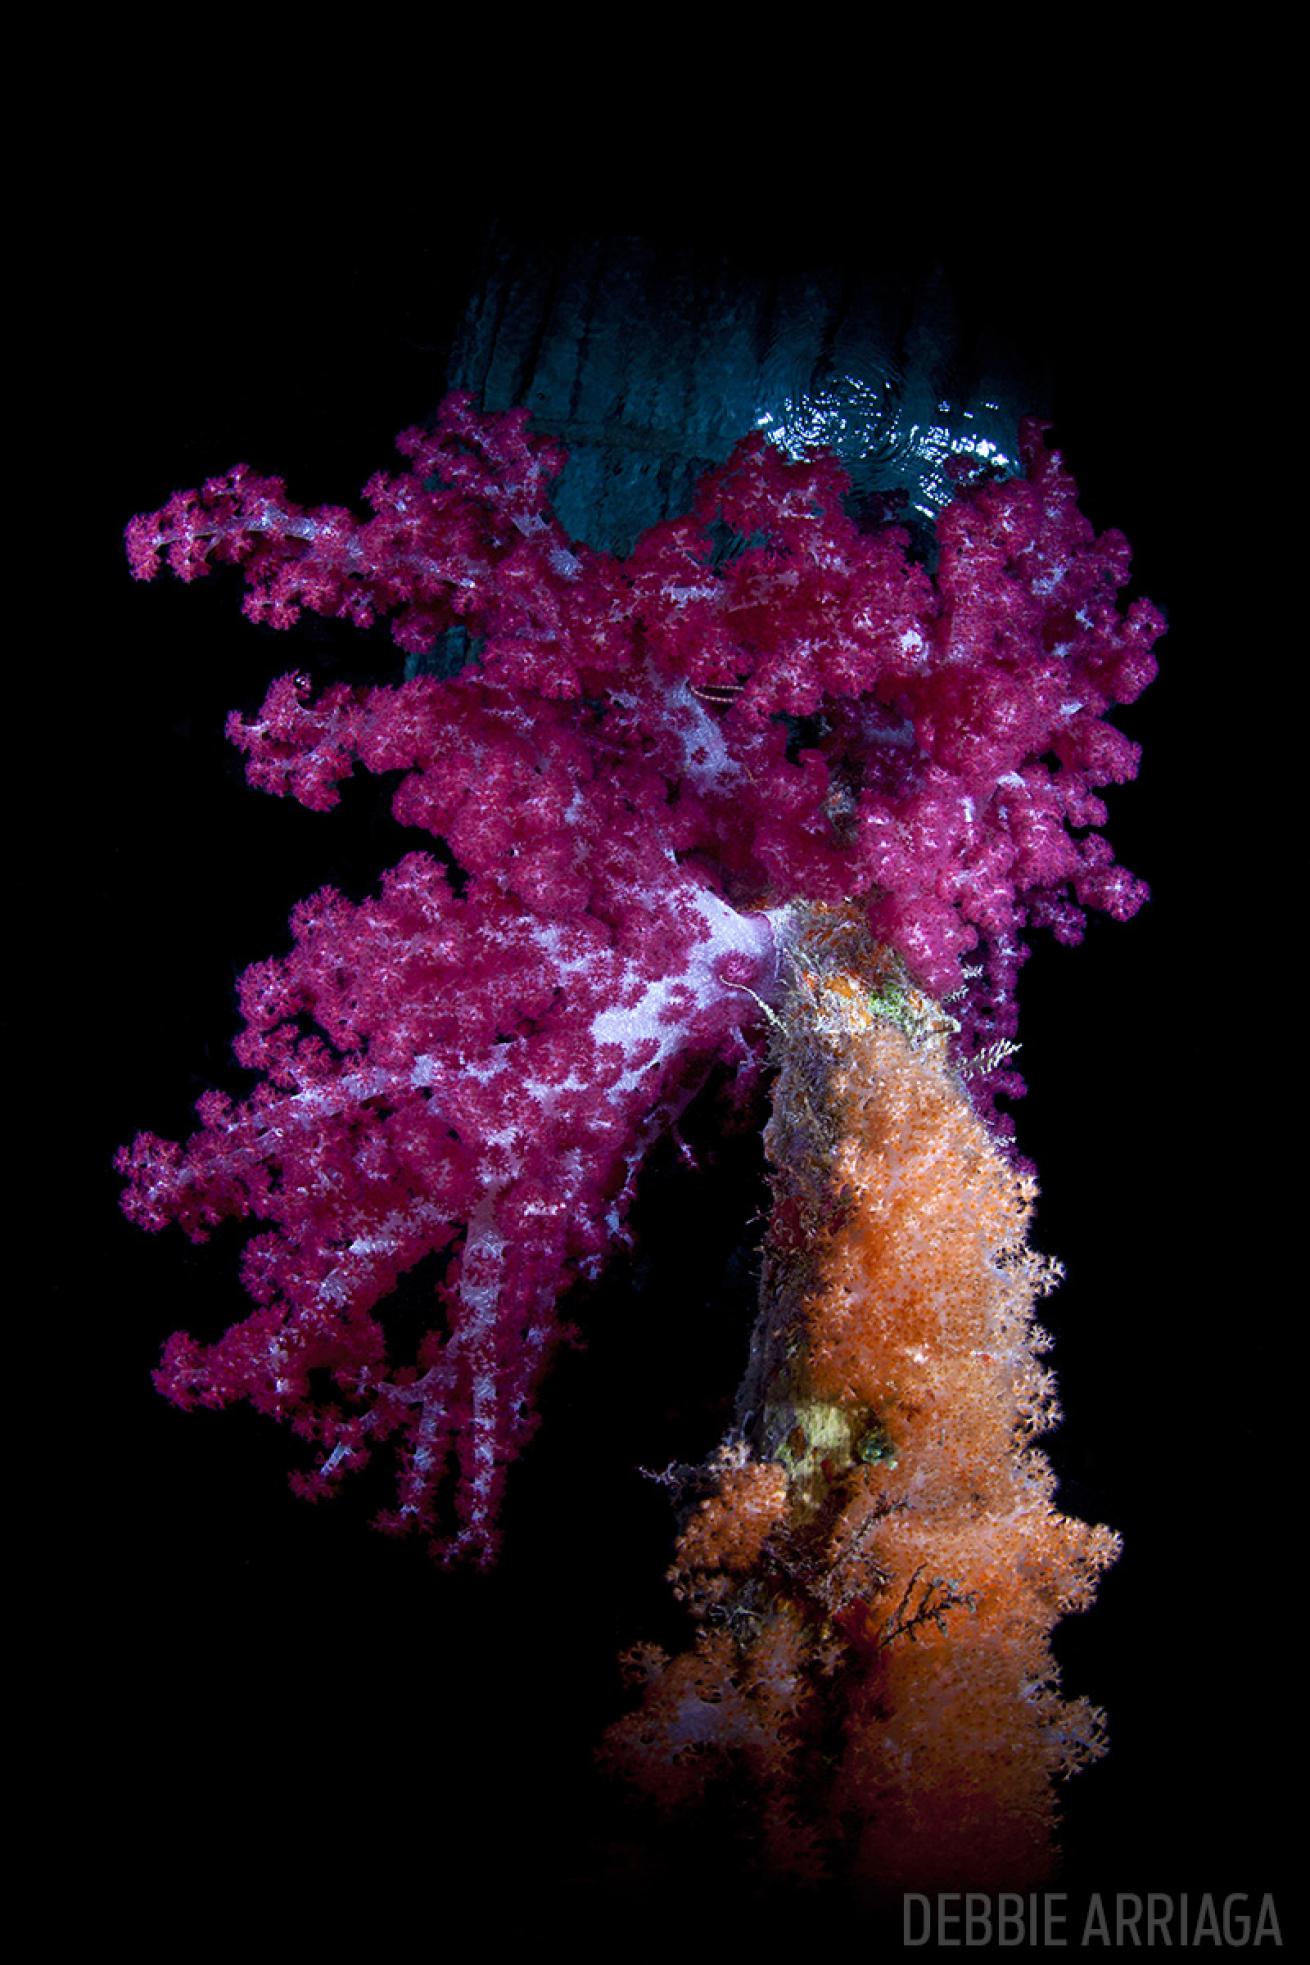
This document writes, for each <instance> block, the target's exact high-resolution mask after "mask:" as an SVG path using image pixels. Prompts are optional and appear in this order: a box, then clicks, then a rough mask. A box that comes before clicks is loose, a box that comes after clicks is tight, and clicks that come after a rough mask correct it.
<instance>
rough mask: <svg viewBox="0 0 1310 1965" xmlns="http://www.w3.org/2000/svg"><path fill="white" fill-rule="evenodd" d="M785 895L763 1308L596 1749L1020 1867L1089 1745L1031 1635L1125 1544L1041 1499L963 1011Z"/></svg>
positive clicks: (1031, 1279)
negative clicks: (674, 1646) (672, 1623)
mask: <svg viewBox="0 0 1310 1965" xmlns="http://www.w3.org/2000/svg"><path fill="white" fill-rule="evenodd" d="M798 912H800V913H801V914H802V919H801V921H800V923H799V925H798V934H797V939H796V941H795V943H794V946H793V954H792V961H791V977H790V983H789V987H788V988H787V991H786V993H785V995H784V997H783V998H782V1000H781V1002H780V1005H779V1008H778V1010H777V1013H776V1017H775V1020H774V1025H773V1029H774V1052H775V1062H776V1064H777V1067H778V1077H777V1081H776V1084H775V1087H774V1094H773V1114H772V1118H771V1120H770V1123H769V1127H768V1131H767V1134H766V1145H767V1148H768V1153H769V1158H770V1160H771V1162H772V1165H773V1185H774V1195H775V1205H774V1209H773V1214H772V1219H771V1225H770V1230H769V1238H768V1244H767V1253H766V1262H765V1269H764V1276H763V1283H762V1289H761V1304H760V1313H759V1320H758V1323H757V1326H756V1330H755V1334H754V1339H753V1343H752V1350H751V1361H750V1366H749V1369H748V1371H747V1374H746V1378H745V1380H744V1383H743V1385H742V1389H741V1393H740V1397H739V1403H738V1412H737V1422H736V1425H735V1427H734V1429H733V1432H732V1434H731V1436H730V1437H729V1439H728V1440H727V1441H726V1442H725V1444H724V1445H723V1447H722V1448H721V1449H720V1450H719V1453H718V1454H717V1456H716V1457H715V1459H714V1461H713V1462H712V1463H711V1465H710V1466H709V1467H708V1468H707V1469H705V1470H703V1472H702V1474H701V1476H700V1477H699V1479H700V1482H701V1484H702V1495H703V1498H701V1499H700V1500H699V1501H698V1502H696V1503H695V1504H694V1505H693V1506H692V1508H691V1511H690V1513H689V1514H688V1516H687V1518H686V1521H685V1524H684V1527H683V1530H682V1534H681V1537H680V1540H679V1543H678V1550H677V1558H676V1562H675V1565H674V1569H673V1571H672V1579H673V1581H674V1584H675V1588H676V1589H677V1592H678V1594H679V1595H680V1596H682V1597H683V1598H684V1599H686V1601H687V1602H688V1604H689V1605H690V1607H691V1609H692V1612H693V1615H694V1616H695V1618H696V1620H697V1622H698V1625H699V1629H698V1631H697V1634H696V1637H695V1641H694V1643H693V1645H692V1647H691V1648H690V1649H689V1650H688V1651H687V1652H685V1653H683V1654H682V1655H681V1656H679V1657H677V1658H673V1659H670V1658H667V1657H665V1656H664V1655H663V1654H660V1653H658V1652H655V1651H654V1650H652V1649H650V1648H642V1649H639V1650H638V1651H636V1652H634V1653H632V1654H631V1655H630V1658H629V1663H630V1665H631V1667H632V1669H633V1671H634V1673H635V1675H636V1676H637V1678H638V1679H640V1680H644V1681H645V1684H646V1692H645V1698H644V1702H643V1704H642V1706H641V1707H640V1709H639V1710H638V1711H637V1712H636V1713H634V1714H633V1715H631V1716H630V1717H629V1718H627V1719H626V1720H624V1721H623V1722H621V1723H620V1724H619V1725H618V1726H617V1727H615V1728H614V1729H613V1730H612V1732H611V1734H610V1736H609V1740H608V1743H607V1753H608V1756H609V1757H610V1759H611V1760H612V1761H614V1762H615V1763H617V1764H619V1765H620V1766H622V1767H624V1768H625V1769H626V1770H627V1771H628V1772H629V1773H630V1774H631V1775H632V1776H633V1777H634V1778H635V1779H636V1781H637V1782H638V1784H639V1785H640V1786H642V1787H643V1788H645V1789H646V1790H647V1791H648V1792H651V1793H653V1794H655V1795H656V1796H658V1797H659V1798H661V1799H662V1800H664V1801H666V1802H678V1803H683V1802H685V1801H687V1800H688V1799H690V1798H691V1797H692V1796H693V1795H694V1794H696V1793H699V1792H700V1791H701V1790H702V1789H703V1787H704V1786H705V1785H706V1783H707V1782H708V1781H710V1780H711V1779H712V1778H714V1777H715V1776H716V1775H725V1774H728V1773H730V1772H731V1770H732V1769H733V1768H734V1766H735V1767H737V1769H738V1770H739V1771H740V1768H741V1766H742V1764H743V1763H744V1764H745V1767H746V1769H747V1770H748V1773H749V1778H750V1789H751V1793H752V1796H753V1801H752V1807H761V1809H762V1818H763V1822H764V1829H765V1841H766V1847H767V1850H768V1854H769V1857H770V1859H771V1862H772V1864H773V1865H774V1866H775V1867H781V1868H783V1869H786V1870H789V1871H792V1872H799V1873H801V1874H806V1873H812V1872H814V1871H815V1870H816V1869H823V1868H825V1867H826V1866H828V1865H830V1864H832V1865H837V1866H838V1867H840V1868H842V1869H843V1870H848V1871H850V1872H851V1873H853V1874H854V1875H855V1876H857V1877H859V1878H861V1879H862V1880H864V1881H866V1882H872V1883H874V1884H875V1885H878V1886H885V1887H898V1888H919V1889H931V1888H941V1887H952V1888H958V1887H960V1886H961V1884H973V1885H978V1886H983V1887H993V1888H1000V1887H1010V1888H1015V1887H1025V1886H1027V1885H1029V1884H1033V1883H1036V1882H1038V1881H1040V1880H1041V1879H1042V1878H1043V1877H1044V1876H1045V1875H1047V1874H1048V1872H1049V1869H1050V1866H1051V1863H1052V1860H1053V1832H1054V1827H1055V1812H1056V1811H1055V1804H1054V1795H1053V1785H1052V1784H1053V1781H1054V1780H1055V1779H1056V1778H1058V1777H1059V1776H1061V1775H1063V1774H1066V1773H1068V1772H1070V1771H1072V1770H1073V1769H1074V1768H1075V1767H1076V1766H1078V1765H1079V1764H1081V1763H1082V1762H1084V1761H1086V1760H1088V1759H1093V1758H1095V1757H1097V1756H1098V1755H1099V1754H1100V1753H1101V1751H1102V1750H1103V1735H1102V1719H1101V1715H1100V1714H1099V1713H1098V1712H1097V1711H1096V1710H1095V1709H1094V1708H1092V1707H1091V1706H1089V1705H1088V1704H1087V1703H1086V1702H1084V1701H1075V1702H1072V1703H1070V1702H1066V1701H1064V1700H1062V1698H1061V1697H1060V1693H1059V1688H1058V1675H1057V1672H1056V1668H1055V1665H1054V1661H1053V1659H1052V1655H1051V1650H1050V1641H1049V1640H1050V1632H1051V1629H1052V1626H1053V1625H1054V1623H1055V1622H1056V1621H1057V1619H1058V1618H1059V1617H1060V1616H1061V1615H1062V1614H1063V1613H1064V1612H1066V1611H1069V1610H1074V1609H1079V1608H1082V1607H1083V1606H1085V1605H1086V1604H1087V1603H1088V1602H1089V1601H1090V1598H1091V1595H1092V1591H1093V1587H1094V1581H1095V1578H1096V1575H1097V1573H1098V1572H1099V1571H1100V1570H1101V1569H1103V1568H1104V1567H1105V1565H1106V1564H1107V1563H1108V1562H1110V1561H1111V1560H1112V1559H1113V1558H1114V1556H1115V1554H1116V1553H1117V1550H1118V1540H1117V1538H1116V1537H1115V1536H1114V1535H1113V1534H1112V1533H1111V1532H1110V1531H1109V1530H1108V1529H1105V1528H1092V1527H1088V1526H1087V1525H1085V1524H1084V1523H1082V1522H1078V1521H1074V1520H1071V1519H1069V1518H1068V1517H1067V1516H1064V1515H1062V1514H1061V1513H1060V1512H1059V1511H1058V1509H1057V1508H1056V1506H1055V1504H1054V1499H1053V1489H1054V1478H1053V1475H1052V1472H1051V1469H1050V1467H1049V1465H1048V1463H1047V1461H1046V1459H1045V1457H1044V1456H1043V1455H1042V1454H1041V1453H1040V1452H1039V1451H1037V1450H1036V1449H1035V1448H1034V1447H1033V1445H1032V1441H1033V1439H1034V1437H1035V1436H1036V1435H1038V1434H1040V1433H1042V1432H1043V1431H1045V1430H1046V1429H1047V1428H1048V1427H1050V1426H1051V1425H1052V1424H1054V1422H1055V1419H1056V1417H1057V1409H1056V1406H1055V1402H1054V1396H1053V1390H1052V1386H1051V1382H1050V1379H1049V1377H1048V1376H1047V1374H1046V1373H1045V1372H1044V1371H1043V1369H1042V1368H1041V1366H1040V1364H1039V1362H1038V1359H1039V1356H1040V1354H1041V1352H1042V1351H1043V1350H1044V1349H1045V1348H1046V1343H1047V1340H1046V1338H1045V1337H1044V1335H1043V1333H1042V1331H1041V1330H1040V1328H1039V1327H1038V1326H1037V1325H1036V1324H1035V1323H1034V1321H1033V1306H1034V1303H1035V1301H1036V1300H1037V1298H1038V1297H1040V1296H1041V1295H1043V1294H1044V1293H1045V1292H1046V1291H1047V1290H1048V1289H1049V1288H1050V1287H1051V1286H1052V1284H1053V1282H1054V1281H1055V1280H1056V1279H1057V1278H1058V1275H1059V1271H1058V1267H1057V1266H1056V1265H1054V1264H1052V1263H1050V1262H1049V1261H1045V1260H1043V1259H1042V1258H1041V1257H1040V1256H1038V1255H1037V1254H1036V1253H1035V1252H1034V1251H1033V1250H1032V1248H1031V1247H1030V1246H1029V1243H1028V1240H1027V1229H1028V1223H1029V1219H1030V1215H1031V1209H1032V1203H1033V1198H1034V1194H1035V1186H1034V1183H1033V1181H1032V1180H1031V1178H1029V1177H1027V1176H1024V1175H1021V1174H1019V1173H1017V1172H1016V1171H1015V1169H1014V1167H1013V1166H1012V1165H1011V1164H1010V1163H1009V1162H1008V1161H1007V1160H1006V1159H1005V1158H1004V1157H1003V1156H1002V1155H1001V1153H1000V1152H999V1151H998V1150H997V1147H996V1144H995V1142H994V1140H993V1139H992V1138H991V1137H990V1136H989V1134H988V1132H987V1131H986V1129H985V1128H984V1126H983V1124H982V1122H981V1121H980V1119H979V1118H978V1115H977V1113H976V1111H975V1110H974V1108H973V1105H972V1103H971V1101H970V1098H969V1095H968V1092H967V1090H966V1088H965V1085H964V1083H963V1082H962V1080H961V1078H960V1076H959V1075H958V1073H957V1072H956V1070H955V1069H954V1068H953V1067H952V1064H951V1062H950V1055H949V1042H950V1038H951V1037H952V1035H953V1034H954V1031H955V1028H956V1025H955V1020H954V1019H953V1018H952V1017H950V1016H949V1015H947V1014H945V1013H944V1012H943V1010H942V1009H941V1007H940V1006H938V1005H936V1004H934V1003H933V1002H932V1000H931V999H930V998H928V997H927V996H925V995H924V994H922V993H921V992H920V991H918V990H916V989H915V988H914V987H913V985H912V984H911V983H910V981H909V979H908V977H907V976H906V974H905V971H904V969H903V968H902V966H901V965H900V963H899V961H898V960H897V958H896V957H895V956H894V955H892V954H891V952H890V951H889V950H887V949H886V948H884V947H882V946H880V945H879V944H877V943H876V942H874V941H873V940H872V939H871V938H870V937H869V935H868V934H867V932H866V931H865V929H864V928H863V927H862V925H861V924H860V923H859V922H858V920H857V919H856V918H855V917H854V915H853V914H852V913H851V912H850V911H846V912H842V911H840V910H838V911H828V910H822V909H807V910H803V911H798ZM706 1486H707V1487H708V1488H709V1492H708V1493H704V1492H703V1490H704V1487H706Z"/></svg>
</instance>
